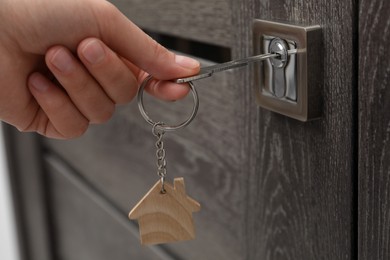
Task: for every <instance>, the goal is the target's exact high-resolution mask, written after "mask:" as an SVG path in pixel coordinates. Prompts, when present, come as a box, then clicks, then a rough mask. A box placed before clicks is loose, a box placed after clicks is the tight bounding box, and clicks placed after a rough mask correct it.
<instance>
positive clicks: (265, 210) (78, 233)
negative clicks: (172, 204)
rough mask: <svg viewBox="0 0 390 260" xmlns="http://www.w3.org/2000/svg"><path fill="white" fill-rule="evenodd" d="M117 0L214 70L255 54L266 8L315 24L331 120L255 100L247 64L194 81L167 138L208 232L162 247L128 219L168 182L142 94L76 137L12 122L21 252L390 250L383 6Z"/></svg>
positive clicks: (380, 255)
mask: <svg viewBox="0 0 390 260" xmlns="http://www.w3.org/2000/svg"><path fill="white" fill-rule="evenodd" d="M113 3H114V4H115V5H117V6H118V8H120V9H121V10H122V11H123V12H124V13H125V14H126V15H128V16H129V17H130V18H131V19H132V20H133V21H135V22H136V23H137V24H138V25H139V26H140V27H141V28H143V29H145V30H146V31H147V32H148V33H150V34H151V35H153V37H155V38H156V40H158V41H161V42H162V43H163V44H164V45H166V46H167V47H169V48H171V49H173V50H176V51H179V52H184V53H186V54H188V55H193V56H195V57H198V58H200V59H201V60H202V62H203V64H205V65H207V64H212V63H215V62H222V61H227V60H230V59H232V58H242V57H245V56H249V55H252V54H253V46H252V22H253V19H255V18H259V19H265V20H270V21H283V22H288V23H293V24H303V25H314V24H318V25H320V26H321V27H322V30H323V39H324V49H323V50H318V51H320V52H322V55H323V57H324V61H323V62H324V68H325V69H324V80H323V82H322V91H321V95H322V97H321V99H322V102H323V113H322V117H321V118H320V119H319V120H315V121H311V122H307V123H302V122H299V121H296V120H294V119H290V118H287V117H285V116H281V115H278V114H276V113H273V112H270V111H267V110H265V109H262V108H259V107H258V105H257V104H256V100H255V97H256V94H255V93H256V92H255V88H256V86H254V72H253V69H252V68H249V69H244V70H236V71H231V72H226V73H221V74H217V75H216V76H215V77H212V78H210V79H207V80H204V81H201V82H199V83H198V84H197V89H198V91H199V96H200V101H201V106H200V111H199V114H198V116H197V118H196V119H195V121H194V122H193V123H192V124H191V125H190V126H189V127H187V128H186V129H184V130H181V131H178V132H174V133H168V134H167V135H166V139H165V140H166V149H167V156H168V163H169V172H168V175H169V177H170V178H173V177H178V176H183V177H184V178H185V180H186V185H187V190H188V193H189V194H190V195H191V196H192V197H194V198H196V199H197V200H198V201H199V202H200V203H201V204H202V210H201V212H199V213H196V214H195V215H194V217H195V222H196V226H197V227H196V229H197V231H196V233H197V238H196V239H195V240H194V241H189V242H183V243H177V244H169V245H162V246H153V247H142V246H140V245H139V242H138V228H137V225H136V223H134V222H131V221H130V220H128V219H127V213H128V211H129V210H130V209H131V207H132V206H133V205H135V203H136V202H137V200H139V199H140V198H141V197H142V196H143V194H144V193H145V192H146V191H147V190H148V189H149V188H150V187H151V186H152V185H153V184H154V183H155V181H156V180H157V177H156V174H155V171H156V170H155V158H154V156H155V155H154V152H155V151H154V146H153V145H154V141H155V140H154V137H153V136H152V134H151V129H150V127H149V125H148V124H147V123H146V122H145V121H144V120H143V119H142V117H141V116H140V115H139V112H138V109H137V107H136V103H135V102H133V103H132V104H130V105H128V106H123V107H119V108H118V110H117V112H116V114H115V115H114V117H113V119H112V120H111V121H110V122H109V123H107V124H105V125H102V126H94V127H91V129H90V130H89V131H88V132H87V134H86V135H85V136H83V137H82V138H79V139H76V140H71V141H54V140H48V139H45V138H41V137H37V136H35V135H30V134H20V133H17V132H16V131H14V130H13V129H12V128H7V129H6V130H7V141H8V147H9V154H10V159H11V162H12V164H11V166H12V178H13V184H14V191H15V196H16V199H17V200H16V201H17V204H16V209H17V213H18V216H19V222H20V223H21V226H20V229H19V230H20V234H21V236H20V237H21V243H22V246H23V249H24V259H32V260H38V259H39V260H47V259H64V260H70V259H72V260H73V259H85V260H88V259H93V260H99V259H224V260H225V259H226V260H227V259H356V258H357V257H359V258H361V259H388V258H389V257H390V253H389V250H388V248H389V246H390V243H389V239H388V237H389V230H388V229H389V221H390V217H389V214H390V213H389V212H390V206H389V205H388V200H389V199H390V198H389V194H390V187H389V186H388V183H389V181H388V179H389V174H390V166H389V165H390V164H389V153H388V149H387V148H388V147H389V144H388V143H389V142H387V141H388V139H389V136H390V131H389V129H390V125H389V122H390V120H389V118H390V116H389V114H388V113H389V108H390V107H389V104H390V102H389V100H388V99H389V98H390V90H389V86H388V85H389V84H388V83H389V75H390V74H389V73H390V69H389V64H388V62H387V60H388V59H387V58H385V57H388V56H389V51H388V47H387V46H386V44H387V42H389V32H388V30H389V25H390V19H389V17H388V13H389V11H390V10H389V9H390V7H389V3H388V1H386V0H375V1H368V0H367V1H366V0H361V1H360V2H358V1H346V0H342V1H340V0H338V1H336V0H329V1H315V0H307V1H285V0H273V1H269V0H242V1H234V0H232V1H228V0H212V1H210V0H195V1H190V0H159V1H155V0H153V1H152V0H145V1H137V0H128V1H124V0H116V1H113ZM118 33H120V32H118ZM129 44H131V43H129ZM146 102H147V103H148V104H147V105H148V110H150V111H155V113H154V114H153V116H154V117H155V118H161V120H165V121H167V122H173V121H174V122H176V121H180V120H181V119H182V118H184V117H185V116H186V114H187V113H188V111H189V110H190V109H191V99H190V98H189V99H188V100H184V101H180V102H175V103H174V104H161V103H159V102H157V101H156V100H153V99H147V100H146Z"/></svg>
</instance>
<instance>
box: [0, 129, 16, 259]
mask: <svg viewBox="0 0 390 260" xmlns="http://www.w3.org/2000/svg"><path fill="white" fill-rule="evenodd" d="M11 205H12V199H11V189H10V185H9V178H8V172H7V161H6V157H5V147H4V139H3V129H2V128H1V127H0V259H2V260H19V255H18V250H17V244H16V243H17V240H16V228H15V221H14V220H15V218H14V215H13V210H12V206H11Z"/></svg>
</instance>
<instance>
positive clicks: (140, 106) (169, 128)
mask: <svg viewBox="0 0 390 260" xmlns="http://www.w3.org/2000/svg"><path fill="white" fill-rule="evenodd" d="M152 78H153V76H151V75H149V76H148V77H147V78H145V80H144V81H143V82H142V84H141V86H140V87H139V89H138V94H137V101H138V109H139V111H140V113H141V115H142V117H143V118H144V119H145V120H146V122H148V123H149V124H150V125H152V126H156V125H157V123H156V122H154V121H153V120H152V119H151V118H150V117H149V116H148V114H147V113H146V111H145V107H144V98H143V94H144V89H145V87H146V86H147V85H148V83H149V81H150V80H151V79H152ZM188 84H189V85H190V88H191V93H192V97H193V99H194V108H193V109H192V112H191V115H190V117H189V118H188V119H187V120H185V121H184V122H182V123H181V124H178V125H173V126H170V125H166V124H164V123H162V124H161V125H160V124H159V125H157V126H156V127H158V128H160V129H161V130H164V131H173V130H178V129H180V128H182V127H185V126H186V125H188V124H189V123H191V122H192V120H194V118H195V116H196V113H197V112H198V108H199V98H198V93H197V92H196V89H195V86H194V84H193V83H192V82H191V81H190V82H188Z"/></svg>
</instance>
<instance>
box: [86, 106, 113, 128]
mask: <svg viewBox="0 0 390 260" xmlns="http://www.w3.org/2000/svg"><path fill="white" fill-rule="evenodd" d="M114 112H115V105H114V104H111V105H108V106H106V107H105V109H104V110H102V111H101V112H100V113H99V114H98V115H96V117H95V118H94V119H93V120H91V121H90V122H91V123H92V124H102V123H106V122H107V121H108V120H110V118H111V117H112V116H113V114H114Z"/></svg>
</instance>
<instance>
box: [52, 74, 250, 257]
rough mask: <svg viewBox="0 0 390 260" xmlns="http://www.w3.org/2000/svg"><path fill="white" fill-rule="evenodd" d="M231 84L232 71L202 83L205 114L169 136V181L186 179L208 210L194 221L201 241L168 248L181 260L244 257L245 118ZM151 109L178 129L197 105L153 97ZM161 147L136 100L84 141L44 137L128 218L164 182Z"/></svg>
mask: <svg viewBox="0 0 390 260" xmlns="http://www.w3.org/2000/svg"><path fill="white" fill-rule="evenodd" d="M231 81H232V78H231V73H221V74H216V75H215V76H214V77H213V78H209V79H206V80H203V81H201V82H198V83H195V85H196V87H197V90H198V92H199V97H200V108H199V112H198V116H197V117H196V119H195V120H194V121H193V122H192V123H191V125H190V126H188V127H186V128H185V129H182V130H180V131H175V132H168V133H166V134H165V135H164V146H165V150H166V153H167V162H168V166H167V167H168V175H167V177H168V180H171V179H172V178H174V177H178V176H181V177H184V178H185V180H186V190H187V192H188V194H191V197H193V198H196V199H197V201H198V202H199V203H200V204H201V205H202V210H201V211H200V212H198V213H196V214H195V215H194V219H195V222H196V223H197V226H196V239H195V240H192V241H188V242H185V243H175V244H172V245H167V246H166V247H167V248H168V249H169V250H171V251H173V252H175V253H176V254H177V255H178V257H179V258H180V259H227V260H228V259H232V260H233V259H234V260H237V259H245V258H244V257H245V254H244V252H243V251H242V245H241V241H243V237H242V231H243V229H242V226H241V221H242V220H243V216H244V213H245V208H244V204H243V200H244V198H245V196H246V188H245V187H242V186H241V185H240V184H241V180H242V178H243V176H241V175H240V173H241V170H240V168H241V167H242V157H241V156H242V155H241V150H240V146H241V143H240V142H241V140H240V138H239V136H240V134H239V132H238V128H239V127H240V123H241V120H239V119H237V118H239V117H238V116H239V115H237V111H238V108H237V106H238V105H239V99H238V97H237V96H235V91H234V89H235V85H232V84H230V82H231ZM239 86H240V87H241V85H239ZM145 107H146V109H147V111H148V112H149V116H150V117H152V118H153V119H155V120H159V121H160V120H162V121H164V122H166V123H171V124H173V123H177V122H179V121H182V120H183V119H185V118H186V116H188V115H189V113H190V111H191V109H192V99H191V97H190V96H189V97H188V99H186V100H184V101H177V102H173V103H172V102H170V103H166V102H157V101H156V100H155V99H153V98H148V96H147V95H146V96H145ZM155 141H156V139H155V137H154V136H153V135H152V133H151V126H150V125H149V124H148V123H146V121H144V119H143V118H142V117H141V116H140V114H139V111H138V108H137V104H136V102H133V103H132V104H130V105H129V106H124V107H119V108H118V111H117V113H116V114H115V116H114V117H113V118H112V120H111V121H110V122H109V123H107V124H105V125H102V126H94V127H91V129H90V130H89V131H88V133H87V134H86V135H85V136H84V137H82V138H79V139H77V140H71V141H55V140H48V139H44V142H45V146H47V147H48V148H49V149H51V150H52V151H54V152H55V153H57V154H58V155H60V156H61V157H62V158H64V159H65V161H67V162H68V163H69V164H71V165H72V166H73V167H74V168H75V170H76V171H77V172H79V173H80V174H82V175H83V176H84V177H85V178H86V179H87V180H88V181H89V182H91V183H92V184H93V185H94V186H95V187H97V189H98V190H100V191H101V192H102V193H103V194H104V195H105V196H107V197H108V198H109V199H110V200H111V201H112V202H113V203H114V204H115V205H116V206H117V207H119V208H120V209H121V210H122V211H124V212H128V211H129V210H130V209H131V207H132V206H133V205H135V204H136V203H137V201H138V200H139V198H141V197H142V196H143V195H144V194H145V191H146V190H148V189H149V188H150V187H151V186H152V185H153V184H154V183H155V182H156V181H157V180H158V176H157V174H156V171H157V169H156V158H155V152H156V151H155V147H154V143H155Z"/></svg>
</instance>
